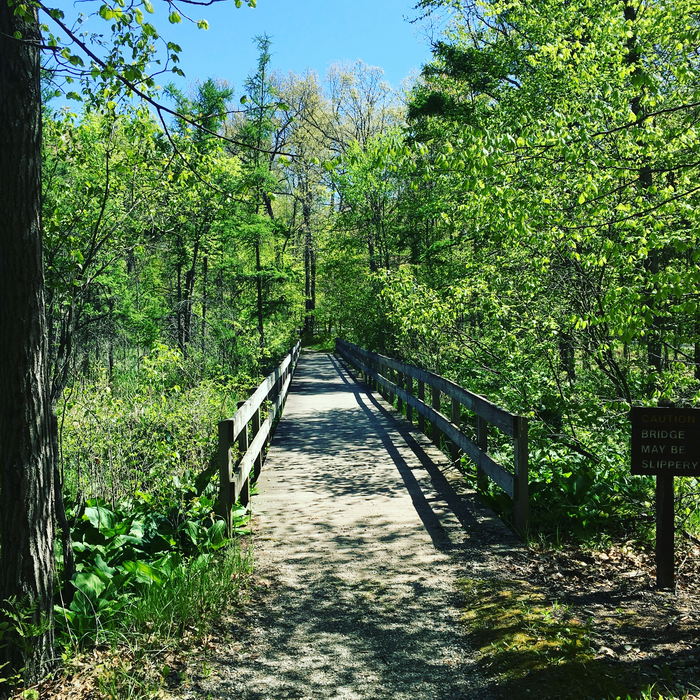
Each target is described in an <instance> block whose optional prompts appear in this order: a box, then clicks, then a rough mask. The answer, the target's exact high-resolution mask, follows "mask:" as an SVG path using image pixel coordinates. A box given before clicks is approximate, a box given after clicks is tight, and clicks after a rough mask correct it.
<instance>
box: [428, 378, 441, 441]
mask: <svg viewBox="0 0 700 700" xmlns="http://www.w3.org/2000/svg"><path fill="white" fill-rule="evenodd" d="M430 405H431V407H432V408H433V409H434V410H435V411H439V410H440V389H437V388H436V387H434V386H431V387H430ZM441 434H442V433H441V432H440V430H439V428H438V427H437V425H435V423H432V428H431V430H430V437H431V438H432V439H433V442H434V443H435V444H436V445H437V446H438V447H439V446H440V435H441Z"/></svg>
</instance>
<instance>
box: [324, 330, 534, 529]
mask: <svg viewBox="0 0 700 700" xmlns="http://www.w3.org/2000/svg"><path fill="white" fill-rule="evenodd" d="M336 352H337V353H338V354H339V355H340V356H341V357H343V358H344V359H345V360H346V361H347V362H349V363H350V364H351V365H354V366H355V367H356V368H357V369H358V370H359V371H360V372H361V373H362V374H363V375H364V378H365V381H366V382H367V383H368V384H369V385H370V386H372V387H373V388H375V389H377V390H378V391H379V392H380V393H381V394H382V395H383V396H384V397H385V398H386V399H387V400H389V401H390V402H391V403H394V402H396V405H397V408H398V409H399V410H400V411H403V410H404V406H405V412H406V417H407V418H408V420H409V421H413V417H414V412H415V413H417V414H418V428H419V429H420V430H421V431H422V432H424V433H426V434H428V431H427V430H426V421H427V423H428V424H429V425H430V426H431V427H432V430H431V431H430V432H431V433H432V434H431V437H432V438H433V440H435V441H436V442H437V440H438V438H439V436H440V435H443V436H444V437H446V438H447V439H448V440H449V441H450V443H451V451H452V455H453V458H454V459H457V457H458V456H459V452H460V451H461V452H463V453H464V454H465V455H467V456H468V457H469V458H470V459H471V460H472V461H473V462H474V463H475V464H476V467H477V483H478V485H479V486H480V487H481V488H484V486H485V485H486V482H485V480H486V479H487V478H488V479H491V480H492V481H493V482H494V483H495V484H497V485H498V486H499V487H500V488H501V489H502V490H503V491H505V492H506V493H507V494H508V496H510V498H511V499H512V501H513V525H514V527H515V529H516V530H517V531H518V532H519V533H521V534H522V535H525V534H526V533H527V526H528V518H529V493H528V421H527V418H525V417H524V416H519V415H516V414H513V413H509V412H508V411H505V410H504V409H502V408H500V407H498V406H496V405H495V404H493V403H491V402H490V401H488V400H487V399H485V398H484V397H483V396H479V395H478V394H474V393H472V392H470V391H467V390H466V389H464V388H463V387H461V386H459V385H458V384H455V383H454V382H452V381H450V380H449V379H445V377H441V376H440V375H439V374H434V373H433V372H428V371H426V370H424V369H421V368H420V367H415V366H413V365H409V364H407V363H405V362H401V361H399V360H395V359H393V358H391V357H386V356H385V355H380V354H378V353H376V352H371V351H369V350H365V349H363V348H361V347H359V346H358V345H355V344H354V343H349V342H347V341H345V340H341V339H338V340H336ZM414 382H415V387H414ZM426 387H427V388H429V389H430V397H429V398H430V401H429V402H428V401H426V396H425V393H426ZM442 395H444V396H446V397H448V398H449V399H450V400H451V402H450V416H449V417H448V416H447V415H445V414H444V413H443V412H442V398H441V397H442ZM461 407H464V408H466V409H467V410H469V411H472V412H473V413H474V414H476V419H477V420H476V441H474V440H472V439H471V438H470V437H468V436H467V435H466V434H465V433H464V432H463V431H462V430H461V425H462V416H461ZM490 425H491V426H494V427H496V428H498V429H499V430H500V431H501V432H503V433H505V434H506V435H507V436H509V437H510V438H511V439H512V441H513V468H512V470H510V469H507V468H506V467H504V466H503V465H502V464H499V463H498V462H496V461H495V460H494V459H493V458H492V457H491V456H490V455H489V454H488V432H489V431H488V428H489V426H490Z"/></svg>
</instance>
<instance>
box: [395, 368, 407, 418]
mask: <svg viewBox="0 0 700 700" xmlns="http://www.w3.org/2000/svg"><path fill="white" fill-rule="evenodd" d="M404 385H405V378H404V376H403V373H402V372H400V371H399V370H396V386H398V387H399V389H403V388H404ZM396 396H397V399H396V410H397V411H398V412H399V413H403V399H402V398H401V396H399V394H397V395H396Z"/></svg>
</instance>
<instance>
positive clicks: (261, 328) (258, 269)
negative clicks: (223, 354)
mask: <svg viewBox="0 0 700 700" xmlns="http://www.w3.org/2000/svg"><path fill="white" fill-rule="evenodd" d="M255 291H256V297H257V307H258V308H257V316H258V336H259V339H260V347H261V348H264V347H265V317H264V314H263V287H262V263H261V260H260V237H259V236H258V237H257V238H256V240H255Z"/></svg>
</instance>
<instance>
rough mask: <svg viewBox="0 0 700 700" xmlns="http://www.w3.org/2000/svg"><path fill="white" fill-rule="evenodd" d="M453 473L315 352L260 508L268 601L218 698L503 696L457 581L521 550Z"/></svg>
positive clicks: (422, 440) (303, 368) (298, 380)
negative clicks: (479, 650)
mask: <svg viewBox="0 0 700 700" xmlns="http://www.w3.org/2000/svg"><path fill="white" fill-rule="evenodd" d="M449 471H450V468H449V465H448V464H447V460H446V458H445V457H444V455H443V454H442V453H441V452H440V451H439V450H437V448H435V447H434V446H433V445H432V444H431V443H430V441H429V440H428V439H427V438H426V437H425V436H423V435H421V434H420V433H418V432H417V431H415V430H413V429H412V428H411V427H410V426H409V425H408V424H407V423H406V422H405V421H403V420H400V419H399V420H397V418H396V417H395V414H393V413H392V411H391V410H390V409H389V407H388V406H387V404H385V403H384V402H383V401H382V400H381V399H380V398H379V397H378V395H373V394H371V393H368V391H367V389H366V387H364V386H362V385H359V384H357V383H355V382H354V381H353V379H352V377H351V376H350V375H349V374H348V372H347V371H346V369H345V368H344V367H343V366H341V364H340V363H339V362H338V360H337V359H336V358H334V357H333V356H331V355H328V354H321V353H313V354H312V353H305V354H303V355H302V358H301V360H300V363H299V366H298V369H297V373H296V376H295V378H294V382H293V385H292V390H291V393H290V396H289V399H288V401H287V406H286V409H285V413H284V418H283V420H282V422H281V423H280V425H279V428H278V431H277V433H276V435H275V438H274V440H273V443H272V446H271V448H270V452H269V455H268V459H267V461H266V464H265V467H264V469H263V474H262V477H261V479H260V482H259V486H258V488H259V492H260V494H259V495H257V496H255V497H254V500H253V507H254V512H255V516H256V517H255V520H256V528H255V529H256V540H255V557H256V570H257V572H258V575H259V576H261V577H262V578H263V580H264V581H265V582H266V586H267V588H266V592H265V594H264V596H263V600H262V602H261V604H260V606H259V608H258V609H257V610H256V613H255V614H256V615H258V616H259V617H258V619H257V620H256V621H255V624H254V625H253V626H252V628H253V631H252V632H250V633H247V634H248V636H247V637H246V638H244V639H243V640H242V644H241V648H240V650H239V652H238V653H237V654H236V655H235V658H229V659H228V660H227V661H225V662H223V663H224V666H227V665H228V666H227V668H228V671H227V670H226V669H225V668H224V670H220V671H219V672H218V673H217V674H216V676H215V678H212V679H211V680H210V682H209V683H208V684H207V685H208V688H207V690H208V691H209V692H210V693H211V694H212V696H213V697H232V696H234V695H235V696H236V697H241V698H285V697H294V698H306V697H308V698H312V697H313V698H412V699H414V698H462V697H465V698H466V697H469V698H475V697H477V698H480V697H489V696H490V692H489V691H488V689H487V686H488V683H487V682H486V681H485V679H483V678H481V677H480V676H479V672H478V671H477V669H476V667H475V661H474V652H473V650H471V649H470V648H469V645H468V642H467V639H466V637H465V630H464V625H463V624H462V623H460V620H459V605H458V597H457V590H456V587H455V581H456V578H458V577H460V576H463V577H471V576H484V575H489V569H491V568H493V560H494V557H495V556H496V555H498V556H503V557H504V559H502V560H501V562H502V563H503V562H505V561H506V560H507V559H508V557H509V555H512V554H513V552H514V551H515V550H517V548H518V545H517V542H516V540H515V538H514V537H512V536H511V535H510V534H509V532H508V531H507V530H506V529H505V528H504V527H503V525H502V524H501V523H500V521H498V520H496V519H495V518H494V517H493V516H491V515H489V514H488V513H487V512H485V511H484V509H482V508H480V507H479V506H478V505H477V504H476V503H475V502H474V500H473V498H472V497H471V496H470V495H469V494H468V493H467V494H464V493H463V494H459V493H457V492H456V491H455V490H454V489H453V488H452V486H451V482H450V478H449ZM486 550H488V551H489V552H490V555H489V556H485V551H486Z"/></svg>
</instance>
